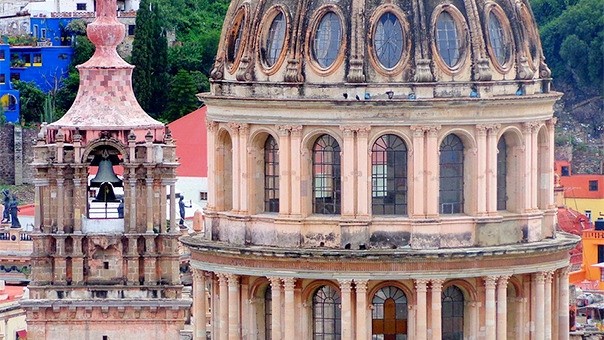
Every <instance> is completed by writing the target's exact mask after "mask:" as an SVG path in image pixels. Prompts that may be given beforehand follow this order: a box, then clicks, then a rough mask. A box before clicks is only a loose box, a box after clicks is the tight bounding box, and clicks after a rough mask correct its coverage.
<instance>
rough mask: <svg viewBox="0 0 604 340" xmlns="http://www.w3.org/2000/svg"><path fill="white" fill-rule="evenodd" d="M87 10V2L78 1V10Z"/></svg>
mask: <svg viewBox="0 0 604 340" xmlns="http://www.w3.org/2000/svg"><path fill="white" fill-rule="evenodd" d="M85 10H86V4H85V3H77V4H76V11H85Z"/></svg>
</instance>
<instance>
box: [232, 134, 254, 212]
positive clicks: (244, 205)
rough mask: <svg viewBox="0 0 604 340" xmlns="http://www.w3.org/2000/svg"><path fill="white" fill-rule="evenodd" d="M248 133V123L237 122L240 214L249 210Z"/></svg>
mask: <svg viewBox="0 0 604 340" xmlns="http://www.w3.org/2000/svg"><path fill="white" fill-rule="evenodd" d="M249 134H250V127H249V124H239V149H240V152H239V173H240V174H241V177H240V180H241V182H239V183H238V186H239V190H241V193H240V194H239V209H238V210H239V211H240V212H241V213H242V214H246V213H248V211H249V204H248V202H250V201H251V196H250V192H251V190H250V185H251V180H250V171H249V166H248V153H247V148H248V143H247V140H248V137H249ZM233 174H237V172H234V173H233ZM235 186H237V185H233V187H235Z"/></svg>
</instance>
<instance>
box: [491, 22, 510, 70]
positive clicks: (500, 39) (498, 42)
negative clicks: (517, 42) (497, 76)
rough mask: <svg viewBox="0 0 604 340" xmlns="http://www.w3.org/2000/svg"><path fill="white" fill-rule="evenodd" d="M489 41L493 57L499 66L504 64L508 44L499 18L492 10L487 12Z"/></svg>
mask: <svg viewBox="0 0 604 340" xmlns="http://www.w3.org/2000/svg"><path fill="white" fill-rule="evenodd" d="M489 41H490V43H491V49H492V50H493V54H494V57H495V59H496V60H497V62H498V63H499V65H500V66H503V65H505V63H506V62H507V59H508V55H509V44H508V41H507V39H506V34H505V32H504V30H503V25H502V24H501V20H499V17H498V16H497V15H495V13H493V11H491V12H490V13H489Z"/></svg>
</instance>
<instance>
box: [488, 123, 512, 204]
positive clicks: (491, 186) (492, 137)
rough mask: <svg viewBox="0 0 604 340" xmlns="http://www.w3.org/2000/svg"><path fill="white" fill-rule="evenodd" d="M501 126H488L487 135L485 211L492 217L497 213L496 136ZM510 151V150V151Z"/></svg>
mask: <svg viewBox="0 0 604 340" xmlns="http://www.w3.org/2000/svg"><path fill="white" fill-rule="evenodd" d="M500 128H501V125H499V124H495V125H490V126H489V133H488V135H487V146H488V151H487V152H488V157H487V158H488V160H489V164H488V169H487V194H488V196H487V211H488V212H489V213H490V214H491V215H494V214H496V213H497V153H498V150H497V142H498V140H497V134H498V132H499V129H500ZM510 151H511V150H510Z"/></svg>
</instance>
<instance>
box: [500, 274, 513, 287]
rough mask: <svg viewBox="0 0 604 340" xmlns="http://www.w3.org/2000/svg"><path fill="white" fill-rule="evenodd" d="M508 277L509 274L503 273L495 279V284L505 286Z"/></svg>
mask: <svg viewBox="0 0 604 340" xmlns="http://www.w3.org/2000/svg"><path fill="white" fill-rule="evenodd" d="M509 279H510V276H509V275H503V276H500V277H499V278H498V279H497V284H498V285H500V286H506V287H507V285H508V280H509Z"/></svg>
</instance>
